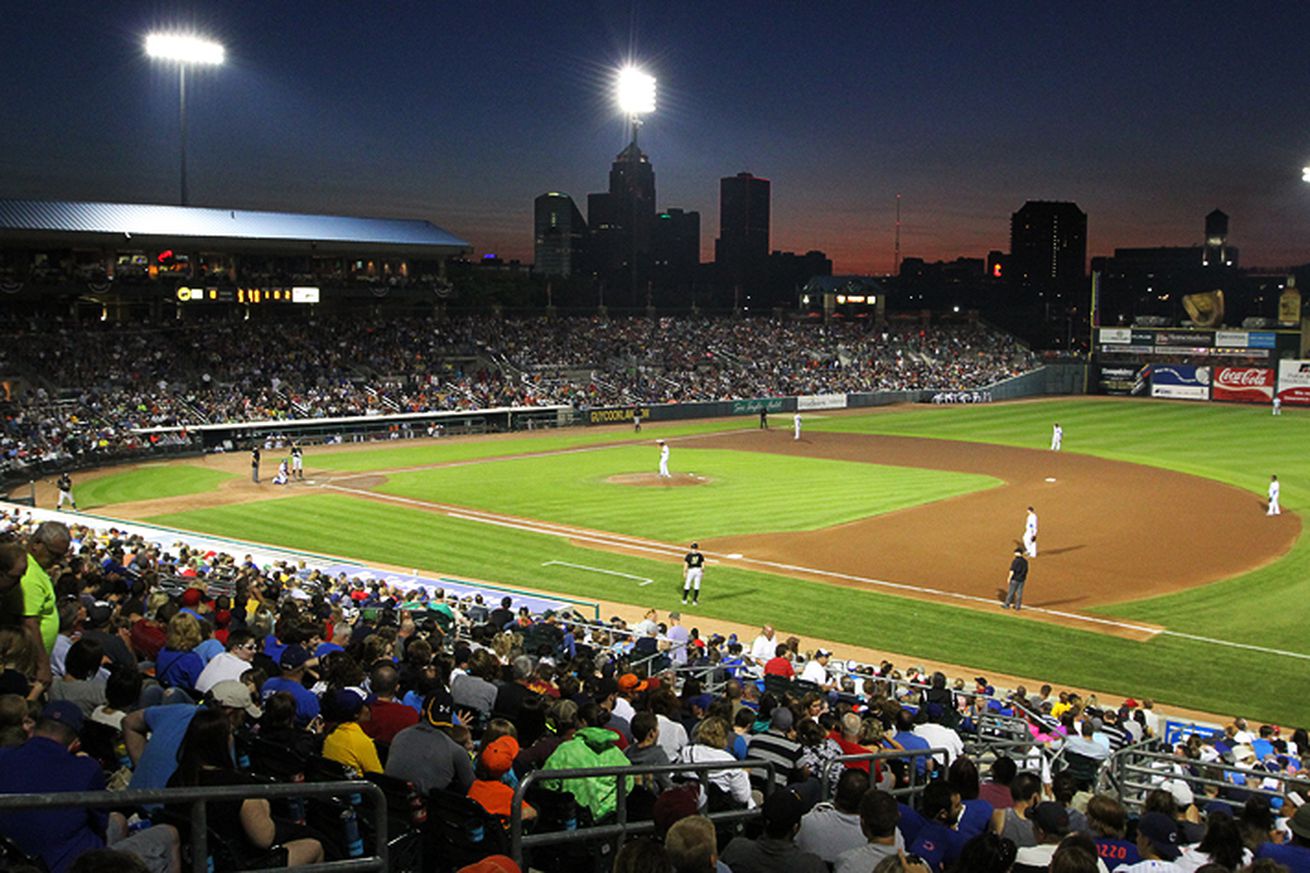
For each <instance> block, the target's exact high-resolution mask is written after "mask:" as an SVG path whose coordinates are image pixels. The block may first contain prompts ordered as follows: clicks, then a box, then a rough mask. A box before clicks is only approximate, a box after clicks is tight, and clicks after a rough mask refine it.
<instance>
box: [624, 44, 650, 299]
mask: <svg viewBox="0 0 1310 873" xmlns="http://www.w3.org/2000/svg"><path fill="white" fill-rule="evenodd" d="M614 96H615V98H616V99H617V101H618V104H619V111H621V112H622V113H623V114H624V115H626V116H628V120H629V121H630V122H631V123H632V151H633V158H634V159H635V158H636V155H637V152H638V149H637V128H639V127H641V116H643V115H649V114H650V113H652V112H654V111H655V77H654V76H652V75H650V74H649V73H644V72H642V71H641V70H639V69H637V68H636V67H631V66H629V67H624V68H623V69H621V70H619V75H618V78H617V79H616V81H615V87H614ZM636 172H637V170H636V166H634V167H633V168H632V169H631V170H630V171H629V174H628V199H629V200H631V201H632V215H631V216H630V221H631V224H632V227H631V232H632V258H631V259H632V264H631V267H632V300H633V301H635V300H636V299H637V197H636V191H637V179H636ZM650 206H651V208H652V209H654V208H655V204H653V203H652V204H650Z"/></svg>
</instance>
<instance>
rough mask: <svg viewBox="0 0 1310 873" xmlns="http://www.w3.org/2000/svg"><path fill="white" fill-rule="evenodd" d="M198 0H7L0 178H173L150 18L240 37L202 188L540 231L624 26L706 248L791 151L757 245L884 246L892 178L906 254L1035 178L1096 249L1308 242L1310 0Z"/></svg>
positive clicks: (1016, 197) (658, 155) (660, 163)
mask: <svg viewBox="0 0 1310 873" xmlns="http://www.w3.org/2000/svg"><path fill="white" fill-rule="evenodd" d="M1211 8H1212V9H1213V13H1214V14H1209V13H1207V12H1206V9H1211ZM193 9H194V10H195V11H192V12H190V13H188V14H187V15H186V16H185V18H184V19H181V20H179V19H178V18H176V17H170V16H172V13H171V12H168V13H166V12H165V11H164V10H163V9H161V8H160V7H159V6H158V5H157V4H154V3H144V2H125V3H122V4H115V5H114V7H113V8H112V9H109V8H104V7H101V6H99V5H96V4H90V3H69V4H55V5H53V6H52V8H44V7H33V8H23V10H22V12H21V13H19V12H11V13H10V14H9V15H8V16H7V19H8V22H9V23H10V25H11V31H12V32H13V34H14V36H15V40H14V42H13V45H12V47H11V49H10V51H8V52H7V53H6V54H5V57H4V58H3V59H0V73H3V74H4V75H2V76H0V95H3V100H4V102H5V105H6V106H7V108H8V109H9V113H8V115H9V119H8V122H9V123H8V124H7V125H6V126H5V127H4V129H3V130H0V180H3V181H0V196H8V197H43V198H52V199H55V198H67V199H84V200H126V201H138V202H161V203H172V202H176V198H177V157H176V155H177V114H176V113H177V90H176V89H177V81H176V76H175V74H173V73H172V71H171V70H169V69H167V68H164V67H161V66H160V65H159V64H154V63H152V62H150V61H149V60H148V59H146V58H145V57H144V52H143V50H142V40H143V38H144V35H145V34H146V33H147V32H149V31H151V30H154V29H158V28H165V29H167V28H170V27H180V28H182V29H191V28H193V29H195V30H197V31H200V32H204V33H207V34H210V35H212V36H214V37H215V38H217V39H219V40H221V41H222V42H223V43H224V44H225V45H226V47H227V50H228V59H227V63H226V64H225V65H224V66H223V67H222V68H219V69H215V70H212V71H203V72H201V73H198V74H197V75H195V76H192V77H190V78H189V80H188V100H189V101H190V110H189V111H190V142H189V152H190V161H189V184H190V189H191V202H193V203H196V204H200V205H213V206H229V207H244V208H265V209H286V210H293V211H304V212H341V213H347V214H368V215H383V216H390V217H422V218H427V219H429V220H431V221H434V222H436V223H437V224H439V225H441V226H443V227H448V228H450V229H451V230H452V231H453V232H456V233H458V234H460V235H462V236H464V237H466V238H468V239H470V240H471V241H472V242H473V243H474V245H475V246H476V247H477V251H478V252H479V253H485V252H494V253H496V254H499V255H501V256H502V257H504V258H517V259H520V260H523V261H525V262H526V261H530V260H531V259H532V249H533V234H532V227H533V201H534V198H536V197H537V196H538V195H540V194H543V193H545V192H548V191H560V192H563V193H568V194H570V195H571V196H572V197H573V198H574V200H575V201H577V202H579V203H581V202H583V201H584V200H585V198H586V195H587V194H588V193H589V192H593V191H597V190H603V188H604V178H605V177H604V172H605V167H607V166H608V165H609V164H610V163H611V162H612V161H613V159H614V156H615V155H617V154H618V153H619V152H620V151H621V150H622V149H623V148H624V146H625V145H626V143H627V140H628V137H629V131H628V129H627V124H626V120H625V119H623V118H622V117H621V115H620V114H619V113H618V112H617V111H616V110H615V109H614V107H613V106H612V100H611V96H610V86H611V83H612V75H613V71H614V70H615V69H616V68H617V66H618V65H619V64H621V63H622V62H623V61H624V60H626V59H627V58H629V57H630V56H631V57H632V58H633V59H635V60H637V61H639V62H640V63H641V64H642V65H643V66H644V67H645V68H646V69H647V70H649V71H650V72H651V73H652V74H654V75H655V76H656V77H657V78H658V79H659V82H660V96H659V106H658V108H657V110H656V112H655V113H654V114H653V115H651V116H650V117H649V119H648V120H647V123H646V125H645V126H644V127H643V128H642V133H641V137H642V138H641V146H642V149H643V151H645V152H646V153H647V154H649V155H650V160H651V162H652V164H653V165H654V166H655V167H656V170H657V172H658V173H659V178H660V185H659V189H658V201H657V203H656V204H655V206H656V208H658V209H659V210H667V209H669V208H681V209H686V210H694V211H697V212H699V213H700V214H701V215H702V216H704V220H703V222H702V226H701V232H700V251H701V258H702V260H704V261H709V260H712V259H713V247H714V240H715V239H716V238H717V236H718V235H719V227H718V223H719V222H718V215H719V204H718V186H719V180H720V179H721V178H723V177H729V176H735V175H736V174H737V173H740V172H750V173H754V174H755V175H757V176H762V177H765V178H768V179H770V180H771V182H772V187H773V191H772V205H771V211H772V217H771V240H770V248H771V249H779V250H789V251H797V252H804V251H808V250H811V249H821V250H823V251H825V252H827V254H828V255H829V257H831V258H832V259H833V260H834V262H835V269H836V271H837V272H840V273H885V272H887V271H889V270H890V269H891V266H892V257H893V254H892V252H893V234H894V221H895V198H896V195H897V194H898V193H899V194H901V195H903V200H902V232H901V254H902V257H921V258H924V259H925V260H928V261H934V260H939V259H945V260H951V259H954V258H956V257H958V256H969V257H983V256H985V255H986V253H987V252H988V251H991V250H994V249H1005V248H1007V247H1008V240H1009V222H1010V216H1011V214H1012V213H1013V212H1014V211H1015V210H1017V209H1018V208H1019V207H1020V206H1022V204H1023V203H1024V202H1025V201H1028V200H1062V201H1072V202H1075V203H1077V204H1078V205H1079V206H1080V207H1081V208H1082V209H1083V210H1084V211H1085V212H1086V213H1087V214H1088V230H1087V252H1088V256H1089V257H1091V256H1096V255H1108V254H1110V253H1111V252H1112V251H1113V249H1114V248H1116V247H1125V246H1156V245H1174V246H1178V245H1193V244H1199V243H1200V242H1201V241H1202V236H1203V234H1202V231H1203V225H1202V219H1203V217H1204V216H1205V215H1206V214H1207V213H1209V212H1210V211H1211V210H1212V209H1215V208H1219V209H1222V210H1223V211H1224V212H1226V213H1228V215H1229V216H1230V217H1231V222H1232V233H1231V239H1232V241H1233V243H1234V244H1235V245H1238V246H1240V247H1241V249H1242V255H1243V263H1244V264H1245V265H1248V266H1268V267H1278V266H1289V265H1294V264H1300V263H1305V262H1307V261H1310V185H1307V184H1305V183H1303V182H1302V181H1301V178H1300V168H1301V167H1302V166H1303V165H1304V164H1307V163H1310V117H1307V116H1310V109H1308V108H1307V107H1305V106H1304V105H1303V103H1304V101H1302V100H1300V99H1299V95H1300V94H1302V93H1304V92H1305V85H1306V84H1307V81H1306V80H1307V78H1310V73H1308V72H1307V71H1306V70H1305V69H1304V65H1301V64H1297V63H1296V62H1295V61H1294V60H1292V59H1294V58H1295V57H1297V56H1298V55H1297V53H1296V48H1297V47H1298V41H1297V34H1298V33H1299V32H1300V30H1301V28H1300V26H1299V25H1302V24H1305V23H1310V22H1307V20H1306V19H1310V12H1307V10H1305V9H1301V8H1292V9H1290V10H1286V11H1285V10H1282V9H1278V10H1276V13H1277V14H1275V11H1269V9H1272V7H1270V8H1267V9H1264V10H1262V9H1258V8H1257V9H1256V10H1255V11H1254V12H1250V11H1247V12H1246V13H1245V14H1244V15H1243V16H1238V20H1236V21H1235V20H1234V19H1233V15H1232V8H1231V7H1230V6H1219V5H1218V4H1200V7H1196V6H1191V7H1188V9H1187V12H1186V14H1183V13H1182V11H1180V10H1175V9H1171V8H1163V7H1159V8H1145V9H1144V8H1140V7H1136V6H1130V5H1128V4H1109V5H1103V6H1098V7H1097V8H1096V9H1095V10H1089V11H1087V12H1085V13H1081V12H1077V11H1075V12H1068V11H1064V10H1047V9H1039V10H1015V9H1012V8H1010V7H1009V6H1007V5H1002V4H994V5H976V6H972V7H969V8H968V9H963V8H955V7H939V8H930V9H927V10H925V9H922V8H916V9H913V10H909V9H908V8H907V9H900V8H897V7H892V6H887V7H877V6H864V7H860V8H859V9H850V8H847V7H846V6H844V5H841V4H835V3H834V4H818V5H817V6H808V7H806V8H805V9H804V10H801V9H798V8H790V7H779V8H776V9H770V12H771V13H772V14H770V15H763V14H760V13H759V12H758V7H757V6H756V5H754V4H750V5H747V4H746V3H744V2H741V3H722V4H717V5H716V6H715V7H713V9H712V10H711V11H710V12H708V13H707V12H706V11H704V10H703V9H702V8H699V7H692V6H687V7H680V6H677V5H676V4H675V5H674V6H673V7H672V8H668V7H666V6H660V5H655V4H649V3H644V2H641V3H636V4H635V10H630V9H629V8H628V7H627V6H624V7H623V8H622V9H621V10H620V9H611V8H610V7H607V6H603V5H600V4H595V5H593V4H578V5H574V6H569V7H566V8H564V9H560V10H552V12H551V14H550V15H549V16H546V15H543V14H542V13H541V12H540V11H539V7H535V6H533V5H531V4H528V3H518V2H515V3H497V2H490V3H486V4H477V5H469V6H468V7H458V6H455V7H449V8H448V7H442V8H441V10H440V15H438V14H437V13H436V12H435V11H434V8H433V7H430V6H424V5H420V4H417V3H414V4H398V5H395V6H389V7H386V8H376V9H375V8H368V9H367V13H368V14H367V16H365V15H364V14H363V11H364V10H365V7H363V6H360V7H357V9H358V10H359V14H358V15H352V14H350V13H349V11H346V12H340V11H338V13H337V14H335V15H323V14H321V8H320V7H317V6H315V5H313V4H308V3H295V2H289V3H285V4H278V5H276V6H275V7H269V6H263V5H257V4H244V3H237V4H225V5H224V6H222V7H213V8H209V9H206V8H204V7H201V6H195V7H193ZM347 9H349V7H347ZM1225 10H1226V12H1225ZM1221 13H1224V14H1221ZM1125 22H1127V23H1125ZM634 45H635V51H634V50H633V46H634Z"/></svg>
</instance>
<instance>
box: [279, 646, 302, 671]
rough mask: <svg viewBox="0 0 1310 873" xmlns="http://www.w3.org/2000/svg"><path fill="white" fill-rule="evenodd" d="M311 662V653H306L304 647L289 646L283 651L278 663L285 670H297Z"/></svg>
mask: <svg viewBox="0 0 1310 873" xmlns="http://www.w3.org/2000/svg"><path fill="white" fill-rule="evenodd" d="M308 660H309V652H306V651H305V648H304V646H287V647H286V648H285V649H283V650H282V657H281V659H280V660H279V661H278V664H279V666H281V667H282V669H283V670H296V669H299V668H300V667H303V666H305V662H306V661H308Z"/></svg>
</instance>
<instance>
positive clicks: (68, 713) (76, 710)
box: [41, 700, 82, 733]
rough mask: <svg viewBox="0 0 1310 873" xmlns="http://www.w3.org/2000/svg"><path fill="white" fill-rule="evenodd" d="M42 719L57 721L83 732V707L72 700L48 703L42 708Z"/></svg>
mask: <svg viewBox="0 0 1310 873" xmlns="http://www.w3.org/2000/svg"><path fill="white" fill-rule="evenodd" d="M41 720H42V721H57V722H59V723H60V724H62V725H63V726H64V727H66V728H68V729H69V730H71V731H73V732H74V733H81V732H82V707H80V706H78V705H77V704H76V703H73V702H72V701H71V700H56V701H55V702H54V703H47V704H46V708H45V709H43V710H41Z"/></svg>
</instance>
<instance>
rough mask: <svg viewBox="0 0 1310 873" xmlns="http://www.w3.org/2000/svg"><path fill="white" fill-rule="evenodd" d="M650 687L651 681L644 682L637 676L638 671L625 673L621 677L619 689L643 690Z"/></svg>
mask: <svg viewBox="0 0 1310 873" xmlns="http://www.w3.org/2000/svg"><path fill="white" fill-rule="evenodd" d="M649 687H650V683H649V682H642V681H641V680H640V679H638V678H637V674H636V673H624V674H623V675H622V676H620V677H619V690H620V691H629V692H633V691H636V692H641V691H645V690H646V689H647V688H649Z"/></svg>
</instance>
